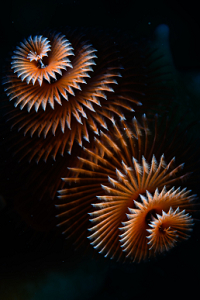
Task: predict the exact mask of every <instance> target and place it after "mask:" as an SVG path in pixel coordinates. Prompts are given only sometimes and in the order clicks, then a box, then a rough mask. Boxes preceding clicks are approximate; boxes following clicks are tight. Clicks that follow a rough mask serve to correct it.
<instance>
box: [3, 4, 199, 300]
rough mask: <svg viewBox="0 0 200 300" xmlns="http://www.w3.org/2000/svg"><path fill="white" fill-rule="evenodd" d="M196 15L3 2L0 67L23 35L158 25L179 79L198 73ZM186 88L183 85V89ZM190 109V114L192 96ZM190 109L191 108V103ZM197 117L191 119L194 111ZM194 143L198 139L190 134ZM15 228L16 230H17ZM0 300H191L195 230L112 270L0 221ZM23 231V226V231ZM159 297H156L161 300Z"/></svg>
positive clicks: (170, 9)
mask: <svg viewBox="0 0 200 300" xmlns="http://www.w3.org/2000/svg"><path fill="white" fill-rule="evenodd" d="M198 12H199V11H198V7H197V6H196V7H195V5H193V3H192V2H191V1H190V2H189V3H186V4H183V3H182V1H155V0H154V1H144V0H141V1H129V0H123V1H114V0H107V1H106V0H102V1H89V0H85V1H81V0H79V1H71V0H68V1H53V0H49V1H44V0H40V1H39V0H35V1H33V2H30V1H25V0H24V1H22V0H18V1H4V3H3V6H2V8H1V17H0V22H1V26H0V34H1V47H0V51H1V55H0V64H1V67H2V66H3V65H4V63H5V59H6V58H7V57H8V56H9V52H10V51H12V50H13V48H15V46H16V45H17V43H19V42H20V41H22V40H23V39H24V38H26V37H28V36H29V35H31V34H32V35H34V34H35V33H38V32H40V31H41V30H42V31H43V30H45V29H48V28H50V29H57V30H60V28H62V27H65V26H71V27H76V26H83V27H87V26H89V27H101V28H103V29H104V30H105V31H106V30H107V28H108V29H114V30H115V29H121V31H123V32H124V33H129V34H130V33H131V34H133V35H135V36H136V37H142V36H145V37H148V36H150V37H151V36H152V35H153V32H154V30H155V28H156V27H157V26H158V25H159V24H163V23H164V24H167V25H168V26H169V28H170V46H171V51H172V56H173V60H174V65H175V67H176V69H177V70H179V71H180V72H181V73H180V74H183V77H184V78H186V79H187V74H188V73H189V72H193V74H196V77H195V78H196V82H197V85H198V82H199V79H198V78H199V77H198V74H199V70H200V57H199V52H200V45H199V31H200V23H199V22H200V21H199V15H198ZM186 85H187V81H186ZM195 91H196V97H195V98H194V100H192V99H190V101H191V105H192V107H193V105H194V107H198V105H199V104H198V96H199V95H198V93H197V89H196V90H195ZM192 101H194V102H195V101H197V102H196V103H192ZM195 114H196V116H197V117H198V116H199V111H198V110H196V111H195ZM197 135H198V133H197ZM19 224H20V225H19ZM0 226H1V228H0V233H1V236H0V248H1V252H0V254H1V257H0V299H4V300H7V299H8V300H18V299H19V300H24V299H26V300H29V299H31V300H35V299H39V300H40V299H43V300H45V299H49V300H52V299H58V300H62V299H69V300H71V299H73V300H74V299H75V300H76V299H77V300H78V299H96V300H98V299H102V298H105V299H111V300H112V299H127V300H129V299H139V298H140V299H144V297H148V298H149V297H150V298H151V296H152V297H163V295H168V296H170V297H175V296H178V297H182V296H186V294H188V295H190V299H193V298H194V296H195V295H196V292H197V293H198V284H199V280H200V258H199V257H200V256H199V253H200V242H199V232H200V226H199V224H198V221H197V224H196V226H195V227H194V231H193V234H192V237H191V238H190V239H189V240H188V241H187V242H186V243H184V244H183V245H181V246H180V247H177V248H176V249H174V250H173V251H171V252H169V253H167V254H166V256H162V257H161V258H158V259H156V260H153V261H150V262H146V263H141V264H124V265H123V264H120V263H116V262H114V261H110V260H108V259H104V258H102V257H99V258H98V259H97V258H92V257H91V256H90V255H82V253H80V252H74V251H73V247H70V246H71V245H70V243H68V244H67V249H66V245H65V246H63V240H62V237H57V238H55V239H54V242H52V243H51V237H47V238H46V240H45V239H44V243H43V245H42V246H41V242H42V241H41V239H43V237H42V238H41V237H37V234H36V237H35V236H34V232H33V231H31V230H27V229H26V230H25V229H23V222H22V224H21V223H20V218H19V217H17V216H13V212H9V211H6V210H2V211H1V213H0ZM24 228H25V226H24ZM161 293H162V294H161Z"/></svg>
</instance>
